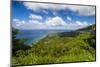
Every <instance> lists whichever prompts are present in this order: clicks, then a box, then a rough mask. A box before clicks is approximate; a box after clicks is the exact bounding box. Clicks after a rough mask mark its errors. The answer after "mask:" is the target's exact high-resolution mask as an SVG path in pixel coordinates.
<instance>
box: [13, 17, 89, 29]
mask: <svg viewBox="0 0 100 67" xmlns="http://www.w3.org/2000/svg"><path fill="white" fill-rule="evenodd" d="M34 16H35V15H34ZM70 19H71V18H70ZM13 22H14V23H15V24H14V27H15V28H17V29H66V30H76V29H79V28H83V27H86V26H89V25H90V24H88V23H87V22H86V21H84V22H81V21H75V22H74V23H73V22H67V23H66V22H65V21H64V20H63V19H62V18H61V17H59V16H55V17H49V18H48V19H46V20H45V21H44V22H41V21H39V19H36V20H33V19H30V20H29V21H27V22H25V21H24V20H19V19H13Z"/></svg>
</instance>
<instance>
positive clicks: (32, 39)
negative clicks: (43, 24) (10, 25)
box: [16, 30, 67, 45]
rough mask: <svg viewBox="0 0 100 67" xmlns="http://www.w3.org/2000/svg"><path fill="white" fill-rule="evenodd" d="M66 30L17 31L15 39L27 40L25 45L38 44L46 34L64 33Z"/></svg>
mask: <svg viewBox="0 0 100 67" xmlns="http://www.w3.org/2000/svg"><path fill="white" fill-rule="evenodd" d="M66 31H67V30H19V33H18V34H17V36H16V38H17V39H22V38H24V39H27V41H26V42H25V44H26V45H32V44H34V43H36V42H38V41H39V40H40V39H42V38H44V37H45V36H46V35H48V33H51V32H53V33H57V32H66Z"/></svg>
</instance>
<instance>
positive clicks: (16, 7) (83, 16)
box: [11, 1, 96, 30]
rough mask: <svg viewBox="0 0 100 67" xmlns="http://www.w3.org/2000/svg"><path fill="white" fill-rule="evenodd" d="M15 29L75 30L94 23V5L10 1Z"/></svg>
mask: <svg viewBox="0 0 100 67" xmlns="http://www.w3.org/2000/svg"><path fill="white" fill-rule="evenodd" d="M11 10H12V26H13V27H14V28H17V29H66V30H76V29H79V28H84V27H87V26H89V25H92V24H95V19H96V18H95V15H96V13H95V6H86V5H85V6H83V5H69V4H66V5H65V4H53V3H52V4H51V3H35V2H22V1H12V8H11Z"/></svg>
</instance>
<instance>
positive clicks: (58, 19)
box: [46, 16, 66, 26]
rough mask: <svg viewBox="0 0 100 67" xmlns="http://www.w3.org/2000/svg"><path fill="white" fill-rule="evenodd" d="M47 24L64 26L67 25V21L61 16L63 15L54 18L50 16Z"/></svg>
mask: <svg viewBox="0 0 100 67" xmlns="http://www.w3.org/2000/svg"><path fill="white" fill-rule="evenodd" d="M46 25H47V26H64V25H66V22H65V21H64V20H63V19H62V18H61V17H58V16H56V17H53V18H49V19H48V20H47V21H46Z"/></svg>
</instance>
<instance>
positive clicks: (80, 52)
mask: <svg viewBox="0 0 100 67" xmlns="http://www.w3.org/2000/svg"><path fill="white" fill-rule="evenodd" d="M92 27H94V25H93V26H90V27H87V28H84V29H80V30H77V31H73V32H63V33H56V34H55V35H54V36H49V35H48V36H47V37H45V38H44V39H42V40H40V41H39V42H38V43H36V44H34V45H33V46H32V47H31V48H30V49H27V50H18V51H16V52H15V55H14V56H13V65H27V64H50V63H63V62H79V61H95V60H96V59H95V57H96V56H95V53H96V50H95V48H96V47H95V45H96V44H95V42H93V40H95V34H92V33H91V32H86V31H85V32H82V33H80V32H79V31H84V30H87V29H88V30H93V31H94V32H95V30H94V28H92ZM76 33H78V34H76ZM52 35H53V34H52Z"/></svg>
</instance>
